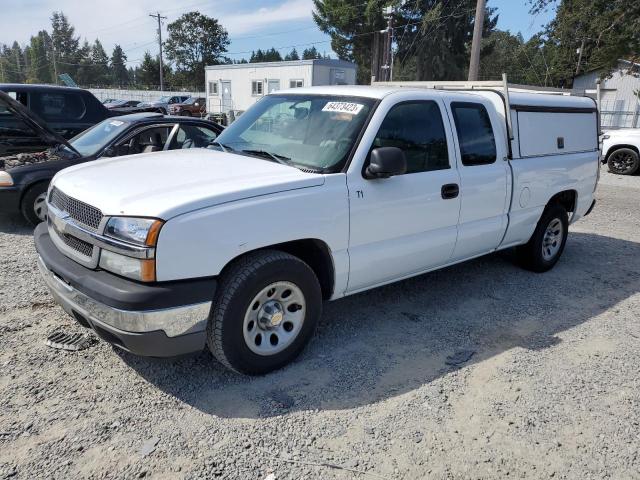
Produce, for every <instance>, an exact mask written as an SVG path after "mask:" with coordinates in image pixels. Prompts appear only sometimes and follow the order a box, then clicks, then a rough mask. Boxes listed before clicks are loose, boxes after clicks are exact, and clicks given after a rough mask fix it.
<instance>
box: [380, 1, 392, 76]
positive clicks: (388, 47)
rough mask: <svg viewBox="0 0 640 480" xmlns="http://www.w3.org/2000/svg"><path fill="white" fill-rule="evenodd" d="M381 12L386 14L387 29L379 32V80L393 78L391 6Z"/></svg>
mask: <svg viewBox="0 0 640 480" xmlns="http://www.w3.org/2000/svg"><path fill="white" fill-rule="evenodd" d="M383 13H384V15H386V16H387V29H386V30H382V31H381V32H380V33H384V40H383V42H384V45H383V48H382V52H381V53H382V62H381V63H382V65H381V66H380V69H381V72H380V76H381V77H382V78H381V80H384V81H391V80H393V7H385V8H384V10H383ZM383 72H384V73H383Z"/></svg>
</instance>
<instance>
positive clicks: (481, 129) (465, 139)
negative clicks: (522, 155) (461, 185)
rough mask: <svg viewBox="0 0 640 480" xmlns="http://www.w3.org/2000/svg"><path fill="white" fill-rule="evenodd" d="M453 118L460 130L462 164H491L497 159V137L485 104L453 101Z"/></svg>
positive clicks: (459, 140) (457, 128)
mask: <svg viewBox="0 0 640 480" xmlns="http://www.w3.org/2000/svg"><path fill="white" fill-rule="evenodd" d="M451 111H452V113H453V119H454V122H455V124H456V130H457V132H458V143H459V144H460V155H461V157H462V165H464V166H467V167H468V166H474V165H489V164H491V163H494V162H495V161H496V156H497V154H496V139H495V136H494V134H493V128H492V127H491V120H490V118H489V113H488V112H487V109H486V108H485V107H484V105H482V104H480V103H473V102H453V103H452V104H451Z"/></svg>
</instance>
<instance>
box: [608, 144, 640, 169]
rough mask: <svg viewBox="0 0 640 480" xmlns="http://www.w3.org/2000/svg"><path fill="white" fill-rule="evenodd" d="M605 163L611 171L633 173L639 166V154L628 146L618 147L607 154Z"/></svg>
mask: <svg viewBox="0 0 640 480" xmlns="http://www.w3.org/2000/svg"><path fill="white" fill-rule="evenodd" d="M607 165H608V166H609V171H610V172H611V173H617V174H618V175H633V174H634V173H636V172H637V171H638V168H640V156H639V155H638V152H636V151H635V150H632V149H630V148H619V149H618V150H616V151H615V152H613V153H612V154H610V155H609V158H608V159H607Z"/></svg>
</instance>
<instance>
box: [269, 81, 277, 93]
mask: <svg viewBox="0 0 640 480" xmlns="http://www.w3.org/2000/svg"><path fill="white" fill-rule="evenodd" d="M277 90H280V80H268V81H267V93H272V92H275V91H277Z"/></svg>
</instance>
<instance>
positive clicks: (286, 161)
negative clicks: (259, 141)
mask: <svg viewBox="0 0 640 480" xmlns="http://www.w3.org/2000/svg"><path fill="white" fill-rule="evenodd" d="M242 152H243V153H248V154H249V155H255V156H257V157H262V158H266V159H267V160H271V161H273V162H276V163H281V164H282V165H287V166H291V159H290V158H289V157H285V156H284V155H277V154H275V153H271V152H267V151H266V150H242Z"/></svg>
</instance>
